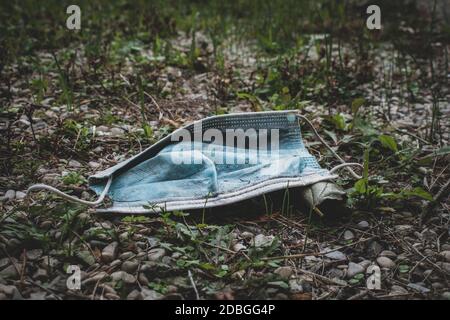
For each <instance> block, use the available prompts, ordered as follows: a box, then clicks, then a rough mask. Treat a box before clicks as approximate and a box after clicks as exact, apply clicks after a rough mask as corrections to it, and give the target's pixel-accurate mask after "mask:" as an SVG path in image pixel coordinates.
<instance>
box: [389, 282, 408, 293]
mask: <svg viewBox="0 0 450 320" xmlns="http://www.w3.org/2000/svg"><path fill="white" fill-rule="evenodd" d="M399 293H401V294H403V293H408V290H406V289H405V288H403V287H400V286H398V285H396V284H394V285H393V286H392V287H391V294H399Z"/></svg>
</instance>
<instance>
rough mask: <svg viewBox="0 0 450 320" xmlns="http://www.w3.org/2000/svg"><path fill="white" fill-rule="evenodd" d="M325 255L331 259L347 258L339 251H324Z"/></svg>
mask: <svg viewBox="0 0 450 320" xmlns="http://www.w3.org/2000/svg"><path fill="white" fill-rule="evenodd" d="M325 257H327V258H330V259H333V260H347V256H346V255H345V254H344V253H342V252H341V251H332V252H328V253H325Z"/></svg>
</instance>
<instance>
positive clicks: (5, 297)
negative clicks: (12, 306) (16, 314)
mask: <svg viewBox="0 0 450 320" xmlns="http://www.w3.org/2000/svg"><path fill="white" fill-rule="evenodd" d="M3 300H8V297H7V296H6V295H5V294H3V293H0V301H3Z"/></svg>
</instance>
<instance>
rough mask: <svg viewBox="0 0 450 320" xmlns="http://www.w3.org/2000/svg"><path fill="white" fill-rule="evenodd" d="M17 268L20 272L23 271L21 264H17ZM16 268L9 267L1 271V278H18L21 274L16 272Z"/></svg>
mask: <svg viewBox="0 0 450 320" xmlns="http://www.w3.org/2000/svg"><path fill="white" fill-rule="evenodd" d="M16 267H17V269H18V270H21V269H22V266H21V265H20V264H16ZM16 267H14V266H13V265H9V266H8V267H6V268H5V269H3V270H1V271H0V278H5V279H6V278H16V277H18V276H19V273H18V272H17V270H16Z"/></svg>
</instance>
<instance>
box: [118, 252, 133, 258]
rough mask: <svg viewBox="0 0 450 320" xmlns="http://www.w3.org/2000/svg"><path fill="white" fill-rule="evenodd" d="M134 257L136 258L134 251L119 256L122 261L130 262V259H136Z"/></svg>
mask: <svg viewBox="0 0 450 320" xmlns="http://www.w3.org/2000/svg"><path fill="white" fill-rule="evenodd" d="M134 256H135V254H134V253H133V252H132V251H127V252H124V253H122V254H121V255H120V256H119V259H120V260H128V259H130V258H131V257H134Z"/></svg>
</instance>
